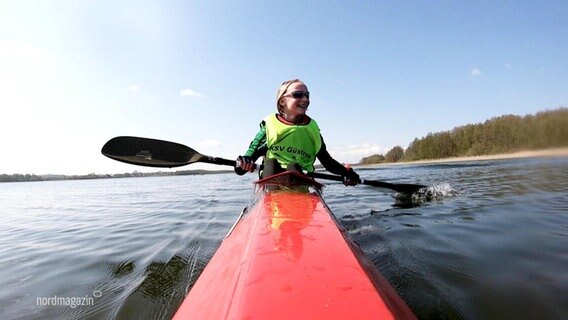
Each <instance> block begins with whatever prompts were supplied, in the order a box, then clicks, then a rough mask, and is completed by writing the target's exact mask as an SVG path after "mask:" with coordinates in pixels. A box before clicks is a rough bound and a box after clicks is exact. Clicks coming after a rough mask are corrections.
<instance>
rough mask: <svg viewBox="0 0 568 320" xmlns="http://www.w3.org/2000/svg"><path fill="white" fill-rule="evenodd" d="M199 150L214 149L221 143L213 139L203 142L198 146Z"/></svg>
mask: <svg viewBox="0 0 568 320" xmlns="http://www.w3.org/2000/svg"><path fill="white" fill-rule="evenodd" d="M198 145H199V147H200V148H216V147H218V146H220V145H221V142H219V141H218V140H215V139H208V140H203V141H201V142H200V143H199V144H198Z"/></svg>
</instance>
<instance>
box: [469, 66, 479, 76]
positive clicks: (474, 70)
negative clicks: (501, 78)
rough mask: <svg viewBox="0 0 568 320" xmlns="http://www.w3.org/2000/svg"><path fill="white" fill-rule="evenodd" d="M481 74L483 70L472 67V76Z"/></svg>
mask: <svg viewBox="0 0 568 320" xmlns="http://www.w3.org/2000/svg"><path fill="white" fill-rule="evenodd" d="M480 74H481V70H479V69H477V68H473V69H471V76H472V77H477V76H479V75H480Z"/></svg>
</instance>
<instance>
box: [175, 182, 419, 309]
mask: <svg viewBox="0 0 568 320" xmlns="http://www.w3.org/2000/svg"><path fill="white" fill-rule="evenodd" d="M256 184H257V186H258V189H259V192H258V198H257V199H256V202H255V203H254V205H253V206H252V207H251V208H249V209H248V210H246V211H245V213H244V214H243V215H241V217H240V218H239V220H238V221H237V222H236V223H235V226H234V228H232V229H231V232H230V233H229V234H228V235H227V237H226V238H225V239H224V241H223V242H222V243H221V246H220V247H219V249H218V250H217V252H216V253H215V255H214V256H213V258H212V259H211V261H210V262H209V264H208V265H207V267H206V268H205V269H204V271H203V272H202V274H201V275H200V277H199V279H198V280H197V282H196V283H195V285H194V286H193V288H192V289H191V290H190V292H189V294H188V295H187V297H186V298H185V300H184V301H183V303H182V304H181V306H180V308H179V309H178V311H177V313H176V314H175V316H174V319H177V320H181V319H415V316H414V315H413V314H412V312H411V311H410V309H409V308H408V307H407V306H406V304H405V303H404V301H403V300H402V299H401V298H400V297H399V296H398V295H397V294H396V293H395V292H394V290H393V289H392V287H391V286H390V285H389V283H388V282H387V281H386V279H385V278H384V277H383V276H382V275H381V274H380V273H379V272H378V271H377V270H376V269H375V268H374V267H373V265H372V263H371V262H370V261H369V260H368V258H366V256H365V255H364V254H363V252H362V251H361V249H360V248H359V247H358V246H357V245H356V244H354V243H353V242H352V241H351V240H349V238H348V237H347V234H346V232H345V230H344V229H343V228H342V227H341V226H340V224H339V222H338V221H337V220H336V219H335V218H334V216H333V215H332V213H331V211H330V209H329V208H328V207H327V205H326V204H325V202H324V201H323V199H322V198H321V194H320V192H319V190H320V189H321V187H322V185H321V184H319V183H317V182H315V181H314V180H312V179H310V178H308V177H306V176H303V175H300V174H296V173H293V172H284V173H282V174H278V175H275V176H271V177H268V178H266V179H263V180H259V181H257V182H256Z"/></svg>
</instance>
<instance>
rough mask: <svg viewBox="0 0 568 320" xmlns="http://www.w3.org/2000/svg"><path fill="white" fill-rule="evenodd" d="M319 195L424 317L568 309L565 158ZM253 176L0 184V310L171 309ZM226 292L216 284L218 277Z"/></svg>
mask: <svg viewBox="0 0 568 320" xmlns="http://www.w3.org/2000/svg"><path fill="white" fill-rule="evenodd" d="M358 172H359V174H360V175H361V176H362V177H364V178H367V179H377V180H384V181H389V182H400V183H420V184H426V185H430V186H434V187H435V189H436V193H435V195H436V196H435V197H434V198H433V199H431V200H430V201H428V202H422V203H416V202H415V203H414V204H412V205H408V204H402V205H401V204H400V203H398V201H397V200H396V199H395V198H394V196H393V194H391V193H390V192H389V191H388V190H385V189H377V188H373V187H368V186H356V187H354V188H353V187H349V188H346V187H344V186H343V185H341V184H336V183H327V187H326V188H325V191H324V199H325V200H326V202H327V203H328V205H329V207H330V208H331V209H332V210H333V211H334V213H335V215H336V216H337V217H338V219H339V221H340V222H341V223H342V224H343V225H344V226H345V228H346V229H347V230H348V233H349V234H350V236H351V238H352V239H353V240H354V241H356V242H357V243H358V244H359V245H360V246H361V247H362V249H363V250H364V251H365V252H366V253H367V255H368V256H369V257H370V258H371V260H372V261H373V262H374V263H375V265H376V267H377V268H378V269H379V270H380V271H381V272H382V273H383V274H384V276H385V277H386V278H387V279H388V280H389V282H390V283H391V284H392V285H393V287H394V288H395V290H396V291H397V292H398V293H399V294H400V296H401V297H402V298H403V299H404V300H405V301H406V302H407V303H408V305H409V306H410V307H411V309H412V310H413V311H414V312H415V314H416V315H417V316H418V317H419V318H420V319H567V318H568V272H567V270H568V158H549V159H545V158H532V159H517V160H499V161H477V162H462V163H453V164H431V165H402V166H392V167H381V168H375V169H366V170H359V171H358ZM253 179H254V176H253V175H246V176H244V177H239V176H236V175H234V174H219V175H202V176H178V177H151V178H124V179H108V180H83V181H56V182H55V181H54V182H25V183H3V184H0V319H169V318H171V317H172V315H173V313H174V312H175V310H176V309H177V307H178V306H179V304H180V303H181V301H182V299H183V297H184V296H185V294H186V291H187V290H189V288H190V287H191V285H192V284H193V283H194V281H195V280H196V279H197V277H198V275H199V274H200V272H201V271H202V270H203V268H204V266H205V265H206V264H207V262H208V261H209V259H210V258H211V256H212V255H213V253H214V252H215V250H216V248H217V247H218V246H219V244H220V242H221V240H222V238H223V236H224V235H225V233H226V232H227V231H228V229H229V228H230V227H231V225H232V223H233V222H234V220H235V218H236V217H237V216H238V214H239V213H240V211H241V209H242V208H243V207H244V206H246V205H248V204H249V203H250V201H251V199H252V197H253V188H252V181H253ZM215 290H222V288H215Z"/></svg>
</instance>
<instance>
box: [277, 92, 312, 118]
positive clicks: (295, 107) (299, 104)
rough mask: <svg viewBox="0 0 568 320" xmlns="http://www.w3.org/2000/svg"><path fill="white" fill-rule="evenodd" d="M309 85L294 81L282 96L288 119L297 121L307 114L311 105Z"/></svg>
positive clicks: (284, 110) (282, 103) (285, 114)
mask: <svg viewBox="0 0 568 320" xmlns="http://www.w3.org/2000/svg"><path fill="white" fill-rule="evenodd" d="M309 95H310V93H309V92H308V87H306V85H305V84H304V83H302V82H294V83H292V84H291V85H290V86H289V87H288V90H286V93H284V95H283V96H282V99H281V105H282V111H283V112H284V114H283V116H284V118H286V120H288V121H291V122H295V121H296V120H297V119H298V117H300V116H303V115H305V114H306V111H307V110H308V106H309V105H310V98H309Z"/></svg>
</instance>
